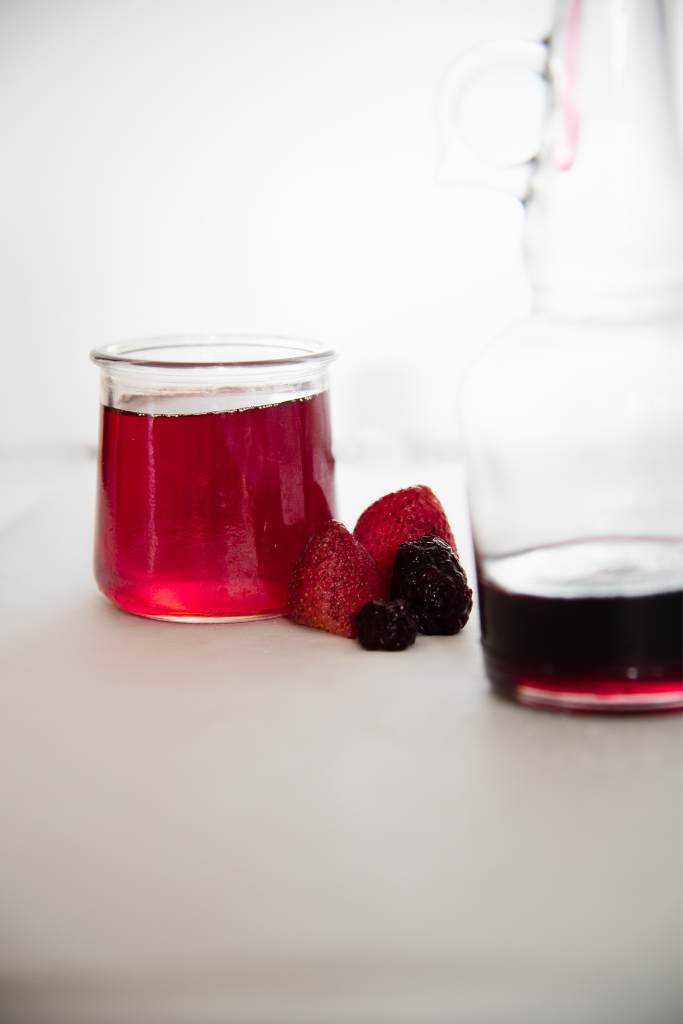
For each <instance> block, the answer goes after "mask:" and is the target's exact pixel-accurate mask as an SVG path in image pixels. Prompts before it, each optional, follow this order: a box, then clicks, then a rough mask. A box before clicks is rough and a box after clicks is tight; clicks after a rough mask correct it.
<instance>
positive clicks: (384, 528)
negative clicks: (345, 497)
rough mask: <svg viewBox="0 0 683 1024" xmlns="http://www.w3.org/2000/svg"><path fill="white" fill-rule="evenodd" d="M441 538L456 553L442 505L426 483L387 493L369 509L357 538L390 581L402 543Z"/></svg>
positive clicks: (356, 534) (359, 521) (355, 531)
mask: <svg viewBox="0 0 683 1024" xmlns="http://www.w3.org/2000/svg"><path fill="white" fill-rule="evenodd" d="M428 533H431V534H435V535H436V536H437V537H441V539H442V540H445V541H446V543H447V544H450V546H451V547H452V548H453V550H454V551H455V552H456V555H457V550H456V547H455V541H454V540H453V534H452V532H451V528H450V526H449V524H448V519H447V518H446V513H445V512H444V510H443V506H442V505H441V502H440V501H439V499H438V498H437V496H436V495H435V494H434V492H433V491H432V490H431V489H430V488H429V487H425V486H424V485H423V484H418V485H417V486H415V487H405V488H404V489H403V490H401V491H393V492H392V493H391V494H385V495H384V497H383V498H379V499H378V500H377V501H376V502H374V504H372V505H370V506H368V508H366V510H365V512H363V513H361V516H360V518H359V520H358V522H357V523H356V528H355V530H354V531H353V535H354V537H355V538H356V540H357V541H359V543H361V544H362V545H363V547H364V548H367V550H368V551H369V552H370V554H371V555H372V557H373V558H374V560H375V562H376V563H377V567H378V569H379V571H380V572H381V573H382V574H383V576H384V577H385V578H386V579H389V577H390V576H391V571H392V568H393V564H394V555H395V554H396V549H397V548H398V546H399V544H402V543H403V542H404V541H406V540H416V539H417V538H418V537H422V536H424V535H425V534H428Z"/></svg>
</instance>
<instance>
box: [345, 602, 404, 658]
mask: <svg viewBox="0 0 683 1024" xmlns="http://www.w3.org/2000/svg"><path fill="white" fill-rule="evenodd" d="M355 625H356V633H357V636H358V642H359V643H360V644H361V645H362V646H363V647H364V648H365V649H366V651H403V650H405V648H406V647H410V645H411V644H414V643H415V634H416V632H417V627H416V625H415V620H414V618H413V616H412V615H411V613H410V609H409V608H408V606H407V604H406V603H405V601H368V603H367V604H364V605H363V607H362V608H361V610H360V611H359V612H358V613H357V615H356V617H355Z"/></svg>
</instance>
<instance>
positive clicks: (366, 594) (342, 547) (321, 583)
mask: <svg viewBox="0 0 683 1024" xmlns="http://www.w3.org/2000/svg"><path fill="white" fill-rule="evenodd" d="M386 596H387V587H386V583H385V582H384V580H383V579H382V577H381V575H380V573H379V572H378V570H377V566H376V565H375V563H374V562H373V560H372V558H371V557H370V555H369V554H368V553H367V551H366V550H365V548H364V547H361V545H360V544H359V543H358V541H356V540H354V539H353V537H352V536H351V534H350V533H349V531H348V530H347V529H346V527H345V526H342V524H341V523H338V522H336V521H335V520H334V519H330V520H329V522H327V523H325V525H324V526H321V527H320V529H319V530H316V532H315V533H313V534H311V536H310V537H309V538H308V541H307V542H306V547H305V548H304V550H303V552H302V553H301V557H300V558H299V561H298V562H297V563H296V565H295V566H294V569H293V571H292V576H291V579H290V581H289V614H290V617H291V618H292V619H293V620H294V622H299V623H300V624H301V625H302V626H315V627H316V628H317V629H326V630H327V631H328V632H329V633H338V634H339V636H348V637H354V636H355V635H356V629H355V626H354V624H353V616H354V615H355V614H356V612H357V611H359V610H360V609H361V608H362V607H363V605H364V604H366V603H367V602H368V601H374V600H377V599H379V598H383V597H386Z"/></svg>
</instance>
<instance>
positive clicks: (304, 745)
mask: <svg viewBox="0 0 683 1024" xmlns="http://www.w3.org/2000/svg"><path fill="white" fill-rule="evenodd" d="M0 470H1V472H2V476H1V480H2V484H1V485H0V486H1V487H2V491H1V492H0V493H1V497H2V506H1V512H0V605H1V616H0V624H1V625H0V630H1V634H0V701H1V710H0V840H1V846H0V850H1V858H0V865H1V869H0V1021H2V1022H3V1024H5V1022H7V1024H26V1022H30V1024H43V1022H44V1024H53V1022H54V1024H56V1022H59V1024H100V1022H106V1024H119V1022H125V1024H128V1022H130V1024H148V1022H154V1024H156V1022H159V1024H161V1022H163V1024H176V1022H182V1024H185V1022H187V1024H203V1022H219V1021H220V1022H222V1024H226V1022H236V1024H250V1022H259V1024H264V1022H275V1024H280V1022H287V1024H307V1022H316V1024H337V1022H339V1024H346V1022H353V1024H356V1022H358V1024H366V1022H367V1024H375V1022H382V1024H385V1022H386V1024H400V1022H410V1024H432V1022H433V1024H436V1022H439V1024H441V1022H444V1024H445V1022H448V1024H480V1022H481V1024H498V1022H500V1024H503V1022H504V1024H517V1022H519V1024H536V1022H539V1024H541V1022H542V1024H551V1022H552V1024H564V1022H567V1024H593V1022H595V1024H611V1022H614V1024H617V1022H618V1024H631V1022H633V1024H679V1022H680V1021H681V1018H682V1016H683V1012H682V999H681V977H682V967H683V957H682V955H681V942H682V939H681V931H682V929H681V923H682V899H681V896H682V888H683V880H682V864H683V858H682V846H683V842H682V831H681V822H682V806H681V781H682V745H681V731H682V728H683V720H682V719H681V718H679V717H676V716H665V717H653V718H646V717H633V718H628V717H625V718H615V719H613V720H601V719H599V718H594V717H562V716H555V715H552V714H550V713H547V712H538V711H536V712H533V711H527V710H523V709H519V708H516V707H514V706H511V705H507V704H505V703H503V702H501V701H499V700H497V699H495V698H493V697H492V696H491V695H490V694H489V692H488V689H487V685H486V682H485V680H484V677H483V674H482V669H481V663H480V657H479V650H478V626H477V622H476V619H474V618H473V619H472V620H471V622H470V624H469V626H468V627H467V629H466V630H465V632H464V633H463V634H462V635H461V636H460V637H457V638H420V639H419V640H418V643H417V644H416V645H415V647H414V648H412V649H410V650H409V651H406V652H404V653H402V654H396V655H388V654H369V653H366V652H364V651H362V650H361V649H360V648H359V647H358V646H357V645H356V644H354V643H353V642H351V641H347V640H342V639H338V638H334V637H331V636H328V635H327V634H324V633H321V632H318V631H314V630H306V629H302V628H300V627H296V626H293V625H292V624H290V623H289V622H287V621H284V620H278V621H270V622H264V623H247V624H239V625H228V626H182V625H173V624H166V623H157V622H151V621H146V620H143V619H138V618H134V617H132V616H128V615H124V614H122V613H120V612H118V611H116V610H115V609H114V608H113V607H112V606H110V605H109V604H108V603H107V602H106V601H105V600H104V599H103V598H101V597H100V596H99V594H98V593H97V591H96V589H95V586H94V583H93V581H92V579H91V569H90V552H91V539H92V538H91V534H92V494H93V472H94V466H93V464H92V463H91V462H88V461H86V460H85V459H84V458H83V457H82V456H81V454H80V453H79V452H76V453H72V454H71V455H69V453H68V452H67V453H66V454H65V453H63V452H60V451H58V450H56V449H55V450H53V451H46V452H42V453H41V452H37V453H36V452H31V451H30V450H28V449H22V450H17V451H15V452H14V453H12V452H11V451H10V450H8V451H6V452H5V455H4V458H3V460H2V462H1V463H0ZM417 482H424V483H429V484H431V485H432V486H433V487H434V489H435V490H436V491H437V493H439V494H440V495H441V496H442V498H443V500H444V503H445V504H446V506H447V509H448V511H449V513H450V515H451V519H452V521H453V526H454V530H455V533H456V537H458V538H459V539H460V541H461V546H462V547H463V549H464V555H465V560H466V561H467V562H468V563H469V564H470V565H471V562H470V552H469V549H468V546H467V543H466V539H465V538H466V534H465V523H464V507H463V499H462V489H461V479H460V472H459V470H458V468H457V466H455V465H453V466H448V465H444V464H441V465H439V464H433V465H429V464H423V465H422V466H421V467H420V469H416V468H415V467H413V466H400V465H395V464H394V465H392V466H389V467H384V468H381V467H377V466H374V467H370V468H366V469H364V470H363V469H359V468H356V469H354V468H353V467H348V466H347V467H345V466H343V465H342V466H340V472H339V485H340V492H341V497H342V499H343V500H342V502H341V506H342V507H341V512H342V515H343V516H344V517H345V518H346V520H347V522H351V523H352V522H353V520H354V518H355V515H356V514H357V513H358V512H359V511H360V509H361V508H362V507H363V506H364V505H365V504H367V503H368V502H369V501H370V500H372V499H374V498H375V497H377V496H378V495H379V494H381V493H383V492H385V491H386V490H389V489H392V488H393V487H395V486H399V485H405V484H409V483H417Z"/></svg>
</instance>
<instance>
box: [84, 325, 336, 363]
mask: <svg viewBox="0 0 683 1024" xmlns="http://www.w3.org/2000/svg"><path fill="white" fill-rule="evenodd" d="M200 352H203V353H204V356H205V357H204V358H198V356H199V353H200ZM230 352H232V357H231V358H229V357H228V356H229V354H230ZM195 353H196V354H195ZM192 356H194V358H191V357H192ZM259 356H260V358H259ZM90 358H91V359H92V361H93V362H94V363H96V364H97V365H98V366H107V365H112V366H131V367H139V368H149V369H169V370H191V369H198V370H205V369H210V368H211V367H217V368H223V369H231V368H232V369H277V368H278V367H288V366H302V365H303V366H305V365H307V364H316V365H318V366H320V365H321V364H322V365H327V364H328V363H331V362H332V361H333V360H334V359H336V358H337V354H336V352H335V350H334V349H333V348H330V347H328V346H326V345H323V344H322V343H321V342H318V341H311V340H309V339H305V338H292V337H287V336H284V335H277V334H224V333H219V334H202V333H196V334H169V335H157V336H153V337H141V338H131V339H129V340H127V341H116V342H112V343H110V344H108V345H102V346H100V347H98V348H94V349H92V351H91V352H90Z"/></svg>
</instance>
